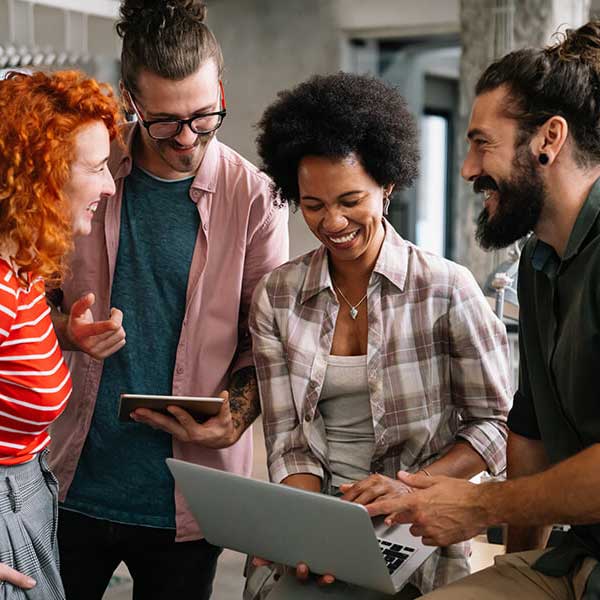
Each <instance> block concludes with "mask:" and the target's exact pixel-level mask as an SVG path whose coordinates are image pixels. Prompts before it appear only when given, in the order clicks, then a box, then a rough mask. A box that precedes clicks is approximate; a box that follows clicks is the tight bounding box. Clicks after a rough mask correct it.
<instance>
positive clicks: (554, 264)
mask: <svg viewBox="0 0 600 600" xmlns="http://www.w3.org/2000/svg"><path fill="white" fill-rule="evenodd" d="M599 214H600V179H598V180H596V182H595V183H594V185H593V186H592V189H591V191H590V193H589V195H588V197H587V198H586V200H585V202H584V203H583V206H582V207H581V210H580V211H579V214H578V215H577V219H575V224H574V225H573V230H572V231H571V235H570V236H569V240H568V241H567V248H566V250H565V254H564V256H563V257H562V260H561V258H560V257H559V256H558V254H557V253H556V250H554V248H553V247H552V246H551V245H550V244H547V243H546V242H544V241H542V240H539V239H536V240H535V242H534V246H533V250H532V252H531V265H532V266H533V268H534V269H535V270H536V271H541V272H543V273H546V274H547V275H548V276H550V277H552V276H553V275H555V274H556V273H557V271H558V268H559V266H560V264H561V262H564V261H567V260H569V259H571V258H573V257H574V256H576V255H577V254H578V253H579V252H580V250H581V249H582V246H583V243H584V242H585V239H586V238H587V236H588V233H589V232H590V230H591V229H592V227H593V226H594V224H595V223H596V220H597V218H598V215H599Z"/></svg>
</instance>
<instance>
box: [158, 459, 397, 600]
mask: <svg viewBox="0 0 600 600" xmlns="http://www.w3.org/2000/svg"><path fill="white" fill-rule="evenodd" d="M167 464H168V466H169V468H170V470H171V472H172V473H173V476H174V478H175V481H176V482H177V485H178V487H179V488H180V489H181V491H182V493H183V495H184V496H185V498H186V500H187V503H188V505H189V507H190V509H191V511H192V513H193V514H194V516H195V518H196V520H197V521H198V524H199V525H200V528H201V530H202V533H203V534H204V535H205V536H206V539H207V540H208V541H209V542H210V543H212V544H214V545H216V546H223V547H225V548H231V549H233V550H237V551H238V552H244V553H247V554H252V555H255V556H260V557H262V558H265V559H267V560H272V561H274V562H279V563H283V564H287V565H290V566H295V565H297V564H298V563H299V562H301V561H304V562H305V563H307V565H308V567H309V569H310V570H311V571H312V572H314V573H331V574H333V575H335V576H336V577H337V578H338V579H341V580H343V581H347V582H350V583H354V584H356V585H360V586H363V587H368V588H371V589H375V590H379V591H381V592H384V593H388V594H391V593H394V591H395V587H394V585H393V583H392V580H391V578H390V576H389V574H388V570H387V567H386V565H385V561H384V560H383V556H382V554H381V551H380V549H379V544H378V542H377V538H376V537H375V532H374V530H373V525H372V523H371V519H370V517H369V515H368V513H367V511H366V509H365V508H364V507H363V506H360V505H358V504H352V503H350V502H343V501H341V500H339V499H338V498H332V497H330V496H327V495H324V494H315V493H311V492H305V491H303V490H298V489H296V488H291V487H288V486H285V485H276V484H271V483H267V482H264V481H257V480H254V479H247V478H245V477H240V476H238V475H234V474H232V473H227V472H225V471H219V470H216V469H209V468H207V467H200V466H197V465H193V464H190V463H186V462H183V461H179V460H175V459H167Z"/></svg>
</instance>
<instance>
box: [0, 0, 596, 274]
mask: <svg viewBox="0 0 600 600" xmlns="http://www.w3.org/2000/svg"><path fill="white" fill-rule="evenodd" d="M154 1H156V0H154ZM206 4H207V5H208V18H207V23H208V25H209V26H210V27H211V28H212V29H213V31H214V32H215V34H216V36H217V38H218V40H219V41H220V43H221V46H222V48H223V53H224V56H225V65H226V70H225V78H224V83H225V89H226V94H227V105H228V116H227V119H226V120H225V123H224V125H223V127H222V129H221V130H220V131H219V136H220V138H221V139H222V140H223V141H224V142H226V143H227V144H229V145H231V146H232V147H233V148H235V149H236V150H238V151H239V152H241V153H242V154H243V155H244V156H246V157H247V158H249V159H250V160H251V161H253V162H256V151H255V148H254V138H255V130H254V124H255V123H256V122H257V121H258V119H259V117H260V115H261V113H262V111H263V109H264V108H265V107H266V106H267V104H268V103H270V102H271V101H272V100H273V99H274V97H275V96H276V93H277V91H279V90H282V89H285V88H287V87H290V86H292V85H294V84H296V83H298V82H300V81H302V80H304V79H306V78H307V77H309V76H310V75H312V74H314V73H328V72H335V71H337V70H340V69H342V70H346V71H353V72H359V73H371V74H373V75H377V76H379V77H382V78H383V79H386V80H388V81H390V82H392V83H393V84H395V85H397V86H398V87H399V89H400V90H401V92H402V93H403V94H404V96H405V97H406V98H407V100H408V102H409V104H410V106H411V108H412V110H413V111H414V113H415V115H417V117H418V119H419V123H420V130H421V144H422V165H421V177H420V179H419V181H418V182H417V184H416V185H415V186H414V187H413V188H412V189H410V190H408V191H406V192H404V193H399V194H397V195H396V197H395V198H394V201H393V202H392V207H391V215H390V218H391V220H392V222H393V224H394V226H395V227H396V228H397V230H398V231H399V232H400V233H401V234H402V235H403V236H404V237H406V238H407V239H409V240H411V241H414V242H416V243H417V244H419V245H421V246H424V247H426V248H428V249H430V250H431V251H433V252H436V253H438V254H441V255H444V256H446V257H448V258H451V259H453V260H456V261H458V262H460V263H462V264H465V265H466V266H468V267H469V268H470V269H471V270H472V271H473V272H474V273H475V276H476V278H477V279H478V280H479V281H480V283H481V284H482V285H483V284H484V282H485V280H486V277H487V276H488V274H489V273H491V272H492V271H493V270H494V269H495V267H496V266H497V265H498V264H499V263H501V262H502V261H503V260H505V259H506V255H504V254H497V253H496V254H484V253H483V252H481V251H480V250H479V249H478V248H477V247H476V246H475V244H474V241H473V236H472V231H473V221H474V218H475V217H476V216H477V214H478V213H479V210H480V208H479V201H478V200H476V199H475V197H474V195H473V194H472V192H471V190H470V188H469V187H468V186H466V185H464V184H463V183H462V182H461V181H460V177H459V168H460V162H461V159H462V156H463V153H464V149H465V147H466V145H465V142H464V131H465V125H466V120H467V119H468V112H469V108H470V104H471V100H472V89H473V85H474V82H475V81H476V79H477V77H478V75H479V74H480V73H481V71H482V70H483V68H484V67H485V66H486V65H487V63H489V61H490V60H492V59H493V58H495V57H497V56H501V55H502V54H504V53H506V52H507V51H509V50H510V49H513V48H517V47H522V46H526V45H539V44H544V43H547V42H548V41H549V40H550V39H551V36H552V34H553V33H554V32H555V31H556V30H557V29H559V28H564V27H566V26H570V27H577V26H578V25H580V24H582V23H584V22H585V21H586V20H587V19H588V18H589V15H590V14H593V13H595V12H600V0H593V1H592V0H419V1H415V0H287V1H286V0H207V2H206ZM118 9H119V3H118V1H117V0H0V68H7V67H18V66H27V67H30V68H36V67H37V68H52V69H54V68H66V67H77V68H80V69H83V70H84V71H86V72H88V73H89V74H90V75H92V76H94V77H97V78H98V79H100V80H103V81H108V82H110V83H111V84H112V85H114V86H116V85H117V84H118V79H119V53H120V40H119V38H118V37H117V35H116V32H115V27H114V25H115V22H116V20H117V18H118ZM290 230H291V255H292V256H295V255H298V254H300V253H303V252H305V251H307V250H309V249H311V248H313V247H314V242H313V240H312V239H311V236H310V234H309V233H308V231H307V229H306V227H305V225H304V223H303V220H302V218H301V217H300V215H293V216H292V218H291V222H290Z"/></svg>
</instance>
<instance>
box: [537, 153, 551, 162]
mask: <svg viewBox="0 0 600 600" xmlns="http://www.w3.org/2000/svg"><path fill="white" fill-rule="evenodd" d="M538 160H539V161H540V165H547V164H548V161H549V160H550V159H549V158H548V155H547V154H544V153H542V154H540V155H539V157H538Z"/></svg>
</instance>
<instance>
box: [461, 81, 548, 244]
mask: <svg viewBox="0 0 600 600" xmlns="http://www.w3.org/2000/svg"><path fill="white" fill-rule="evenodd" d="M506 97H507V91H506V89H505V88H504V87H499V88H496V89H495V90H493V91H491V92H486V93H483V94H481V95H480V96H477V98H476V99H475V102H474V104H473V110H472V113H471V120H470V123H469V129H468V133H467V138H468V140H469V151H468V153H467V156H466V158H465V161H464V163H463V167H462V176H463V177H464V178H465V179H467V180H468V181H471V182H473V190H474V191H475V193H478V194H479V193H481V194H483V210H482V212H481V214H480V215H479V217H478V219H477V232H476V237H477V240H478V241H479V243H480V245H481V246H482V247H483V248H485V249H492V248H503V247H506V246H508V245H509V244H511V243H512V242H515V241H517V240H518V239H520V238H522V237H524V236H525V235H527V234H528V233H529V232H530V231H532V230H533V229H534V228H535V226H536V224H537V223H538V221H539V219H540V215H541V212H542V210H543V208H544V198H545V196H546V189H545V185H544V181H543V178H542V176H541V172H540V166H539V164H538V162H537V161H536V159H535V157H534V156H533V153H532V152H531V149H530V148H529V143H528V142H527V141H525V142H520V141H519V135H518V134H519V130H518V123H517V121H516V120H515V119H511V118H509V117H508V116H506V115H505V114H504V112H503V108H504V106H505V101H506Z"/></svg>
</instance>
